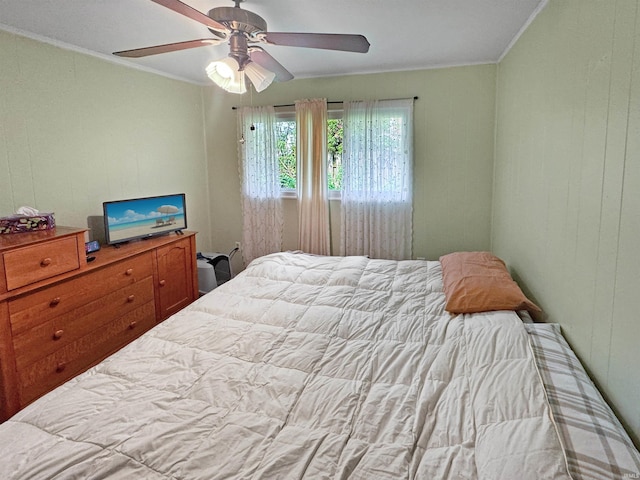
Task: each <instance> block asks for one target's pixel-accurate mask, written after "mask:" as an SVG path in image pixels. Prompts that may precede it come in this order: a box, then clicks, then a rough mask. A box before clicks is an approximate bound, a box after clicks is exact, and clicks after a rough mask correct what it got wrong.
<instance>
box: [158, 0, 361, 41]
mask: <svg viewBox="0 0 640 480" xmlns="http://www.w3.org/2000/svg"><path fill="white" fill-rule="evenodd" d="M154 1H155V0H154ZM263 38H264V39H265V40H266V42H267V43H270V44H272V45H283V46H289V47H306V48H323V49H325V50H342V51H345V52H358V53H366V52H368V51H369V41H368V40H367V39H366V37H364V36H363V35H350V34H341V33H286V32H266V33H265V34H264V37H263Z"/></svg>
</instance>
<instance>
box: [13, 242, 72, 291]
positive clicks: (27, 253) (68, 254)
mask: <svg viewBox="0 0 640 480" xmlns="http://www.w3.org/2000/svg"><path fill="white" fill-rule="evenodd" d="M2 257H3V260H4V269H5V277H6V281H7V289H8V290H13V289H15V288H20V287H24V286H25V285H29V284H31V283H35V282H38V281H40V280H44V279H46V278H51V277H55V276H56V275H60V274H61V273H65V272H70V271H71V270H76V269H78V268H80V260H79V259H78V243H77V240H76V237H67V238H61V239H59V240H52V241H50V242H46V243H38V244H35V245H29V246H28V247H21V248H16V249H14V250H10V251H8V252H6V253H4V254H3V255H2Z"/></svg>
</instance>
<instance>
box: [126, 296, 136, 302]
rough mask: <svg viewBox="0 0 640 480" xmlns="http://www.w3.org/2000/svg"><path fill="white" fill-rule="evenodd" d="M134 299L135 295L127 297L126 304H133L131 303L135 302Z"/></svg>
mask: <svg viewBox="0 0 640 480" xmlns="http://www.w3.org/2000/svg"><path fill="white" fill-rule="evenodd" d="M135 298H136V296H135V295H129V296H128V297H127V302H129V303H131V302H133V301H134V300H135Z"/></svg>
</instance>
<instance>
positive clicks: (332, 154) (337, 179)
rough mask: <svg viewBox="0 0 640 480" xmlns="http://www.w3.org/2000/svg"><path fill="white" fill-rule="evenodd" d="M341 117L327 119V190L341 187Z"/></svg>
mask: <svg viewBox="0 0 640 480" xmlns="http://www.w3.org/2000/svg"><path fill="white" fill-rule="evenodd" d="M342 140H343V130H342V119H341V118H336V119H333V118H330V119H329V120H328V121H327V161H328V163H327V182H328V185H329V190H340V189H341V188H342Z"/></svg>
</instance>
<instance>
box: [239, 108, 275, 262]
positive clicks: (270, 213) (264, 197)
mask: <svg viewBox="0 0 640 480" xmlns="http://www.w3.org/2000/svg"><path fill="white" fill-rule="evenodd" d="M275 123H276V115H275V110H274V108H273V107H243V108H241V109H240V110H239V111H238V136H239V137H238V146H239V147H238V156H239V162H238V164H239V171H240V183H241V189H242V195H241V200H242V259H243V261H244V263H245V265H247V264H248V263H249V262H250V261H251V260H253V259H254V258H258V257H260V256H262V255H266V254H268V253H273V252H279V251H280V250H281V249H282V228H283V223H284V222H283V214H282V204H281V201H280V172H279V166H278V153H277V141H276V129H275Z"/></svg>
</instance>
